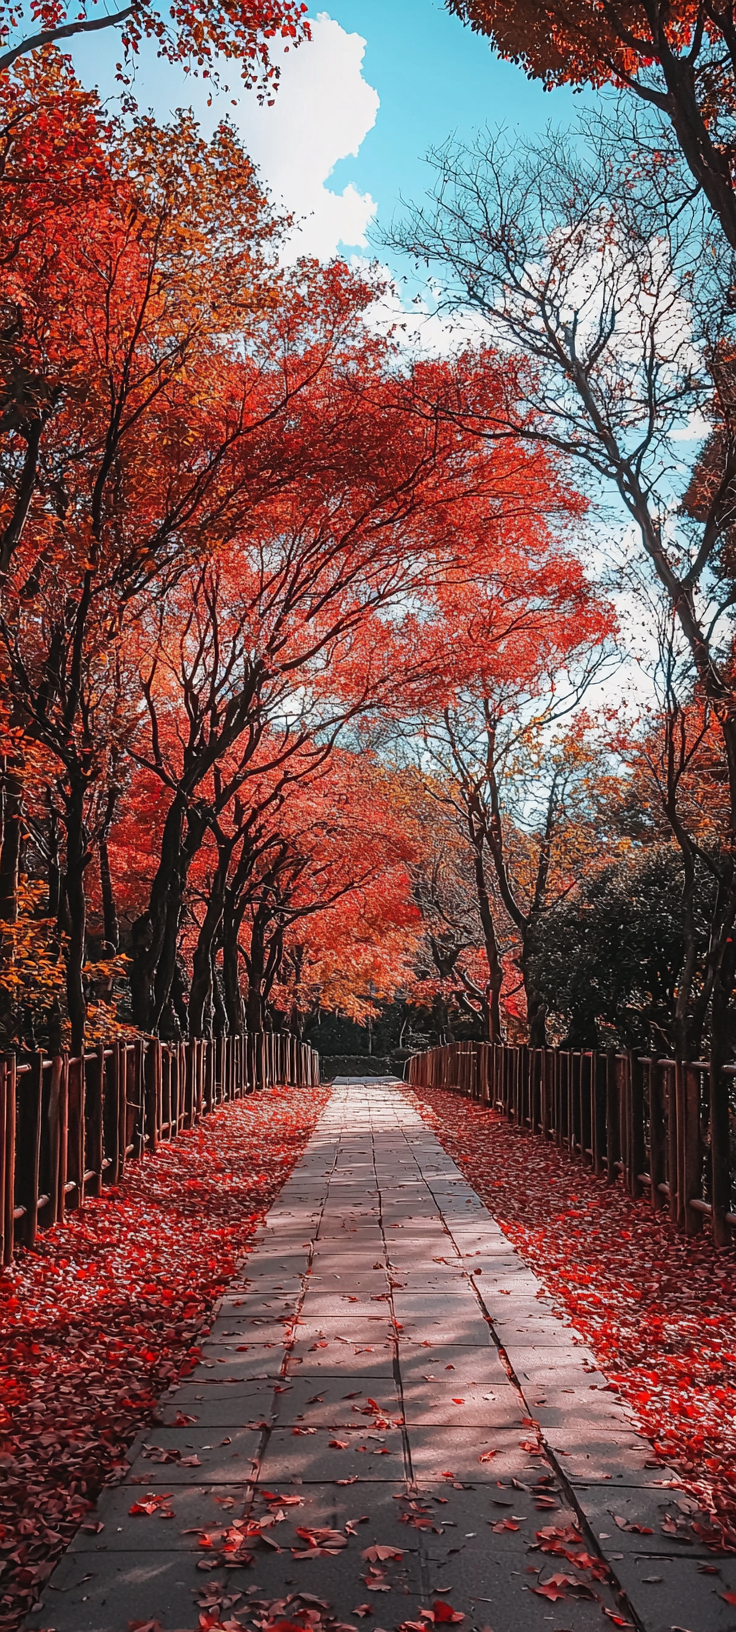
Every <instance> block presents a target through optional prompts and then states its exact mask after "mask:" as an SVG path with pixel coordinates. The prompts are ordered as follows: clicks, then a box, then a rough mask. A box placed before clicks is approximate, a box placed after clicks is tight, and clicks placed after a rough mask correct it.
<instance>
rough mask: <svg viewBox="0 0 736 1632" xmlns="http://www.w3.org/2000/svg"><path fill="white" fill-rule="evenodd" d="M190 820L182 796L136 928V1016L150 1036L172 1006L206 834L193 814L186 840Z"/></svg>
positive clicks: (133, 978) (133, 984) (166, 825)
mask: <svg viewBox="0 0 736 1632" xmlns="http://www.w3.org/2000/svg"><path fill="white" fill-rule="evenodd" d="M185 819H186V809H185V802H184V797H183V795H182V794H180V793H177V794H176V795H175V797H174V799H173V800H172V803H171V805H170V806H169V810H168V813H167V816H166V821H165V823H164V831H163V835H162V839H161V849H160V852H159V864H158V867H157V870H156V876H155V878H154V880H153V884H152V886H151V894H150V897H149V905H148V911H147V912H145V913H144V914H143V915H142V916H141V917H140V918H139V919H137V920H136V922H135V924H134V925H133V934H132V950H133V959H132V970H131V991H132V997H133V1014H134V1018H135V1022H136V1025H138V1026H139V1027H140V1029H141V1030H142V1031H147V1032H156V1031H157V1030H158V1027H159V1025H160V1023H161V1017H162V1015H163V1013H164V1009H165V1007H166V1004H167V1003H168V1001H169V996H170V993H171V985H172V981H173V979H174V972H175V969H176V956H177V948H178V944H179V928H180V925H181V915H182V910H183V906H184V892H185V889H186V882H187V877H188V874H189V868H190V866H191V863H192V860H193V858H194V856H195V855H196V854H197V851H198V850H199V848H200V845H201V843H202V839H203V836H204V831H205V825H206V824H205V822H204V821H203V820H202V818H201V817H200V816H196V817H195V816H192V815H191V813H190V815H189V819H188V825H187V832H186V838H185V837H184V824H185Z"/></svg>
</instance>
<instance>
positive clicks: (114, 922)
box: [99, 834, 120, 957]
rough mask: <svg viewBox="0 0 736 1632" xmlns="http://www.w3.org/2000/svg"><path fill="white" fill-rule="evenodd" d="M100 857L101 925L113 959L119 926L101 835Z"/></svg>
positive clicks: (118, 939)
mask: <svg viewBox="0 0 736 1632" xmlns="http://www.w3.org/2000/svg"><path fill="white" fill-rule="evenodd" d="M99 856H100V891H101V894H102V923H103V933H104V936H105V951H106V955H107V956H108V957H113V956H114V954H115V953H116V952H118V951H119V950H120V924H119V922H118V914H117V908H116V905H115V891H114V888H113V882H112V873H111V871H110V853H109V851H108V848H107V835H106V834H103V836H102V838H101V839H100V843H99Z"/></svg>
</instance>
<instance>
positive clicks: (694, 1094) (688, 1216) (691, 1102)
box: [682, 1064, 703, 1235]
mask: <svg viewBox="0 0 736 1632" xmlns="http://www.w3.org/2000/svg"><path fill="white" fill-rule="evenodd" d="M683 1076H684V1083H683V1088H684V1102H683V1109H684V1123H683V1136H682V1215H683V1220H682V1228H683V1229H684V1231H685V1234H686V1235H699V1233H700V1231H701V1230H702V1228H703V1214H702V1213H701V1211H700V1209H699V1208H696V1207H691V1206H690V1202H691V1201H702V1196H703V1191H702V1183H701V1175H702V1168H703V1150H702V1141H701V1137H700V1072H699V1071H698V1070H697V1069H696V1068H695V1066H693V1065H690V1064H685V1065H684V1067H683Z"/></svg>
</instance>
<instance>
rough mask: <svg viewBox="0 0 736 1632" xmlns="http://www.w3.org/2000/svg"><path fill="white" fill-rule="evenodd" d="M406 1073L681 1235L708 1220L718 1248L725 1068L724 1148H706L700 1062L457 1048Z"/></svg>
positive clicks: (704, 1067)
mask: <svg viewBox="0 0 736 1632" xmlns="http://www.w3.org/2000/svg"><path fill="white" fill-rule="evenodd" d="M406 1074H407V1080H408V1082H409V1083H410V1085H411V1086H413V1087H417V1088H446V1089H448V1090H450V1091H452V1092H455V1093H460V1094H464V1095H465V1096H467V1097H468V1098H470V1099H473V1100H476V1101H479V1102H480V1103H481V1104H483V1105H488V1106H491V1107H492V1108H493V1109H494V1110H496V1111H500V1112H501V1113H502V1114H503V1115H504V1116H506V1117H507V1118H508V1120H509V1121H510V1122H512V1123H514V1124H515V1125H516V1126H517V1127H519V1128H524V1129H527V1130H528V1131H529V1132H531V1133H535V1134H537V1135H540V1136H541V1137H542V1138H544V1139H549V1140H552V1141H553V1142H554V1143H555V1144H556V1145H558V1146H559V1147H560V1148H561V1149H565V1150H567V1151H568V1152H569V1154H570V1155H571V1156H575V1157H577V1158H578V1159H580V1160H582V1161H583V1162H584V1163H586V1164H587V1165H588V1166H590V1167H591V1168H592V1170H593V1172H594V1173H599V1174H605V1176H606V1178H607V1179H608V1180H609V1182H611V1183H612V1182H614V1181H615V1180H616V1179H618V1178H621V1179H622V1181H623V1183H624V1185H625V1187H626V1189H627V1191H628V1192H629V1194H630V1195H632V1196H641V1195H644V1194H647V1195H648V1196H649V1199H650V1202H651V1206H652V1208H653V1209H654V1210H655V1211H657V1210H659V1209H660V1208H663V1207H666V1208H668V1210H669V1215H670V1218H671V1219H672V1222H673V1224H674V1225H675V1226H676V1228H677V1229H678V1230H681V1231H683V1232H684V1234H686V1235H695V1234H697V1233H698V1231H699V1230H701V1229H702V1227H703V1221H704V1219H705V1218H706V1217H708V1216H711V1217H712V1220H713V1226H714V1234H715V1236H716V1239H717V1240H718V1241H719V1242H721V1243H722V1242H723V1241H724V1240H725V1239H728V1235H729V1226H733V1225H736V1211H732V1208H733V1206H734V1201H733V1196H732V1192H731V1186H730V1178H731V1174H732V1173H733V1168H734V1161H733V1157H732V1148H733V1147H734V1146H735V1145H736V1137H735V1136H736V1098H735V1095H736V1081H735V1079H736V1066H734V1065H729V1066H724V1067H723V1068H722V1069H721V1073H720V1083H719V1088H720V1091H721V1092H722V1093H723V1094H724V1095H725V1096H726V1098H727V1102H728V1110H729V1116H728V1123H729V1138H728V1149H726V1150H715V1149H714V1148H713V1139H712V1133H711V1127H710V1117H709V1104H710V1096H711V1092H712V1084H711V1081H710V1079H711V1066H710V1064H709V1063H708V1062H706V1061H702V1060H696V1061H691V1060H673V1059H654V1058H651V1057H649V1056H644V1057H641V1056H640V1055H639V1054H637V1053H636V1052H635V1051H630V1052H629V1053H626V1054H616V1053H614V1052H613V1051H611V1052H609V1053H605V1054H604V1053H600V1052H596V1051H594V1050H581V1051H575V1050H567V1049H559V1048H529V1047H527V1046H525V1045H521V1046H519V1047H516V1048H510V1047H507V1046H506V1045H505V1044H503V1043H474V1042H464V1043H448V1044H446V1045H445V1046H444V1047H441V1048H432V1049H429V1050H428V1051H427V1052H426V1053H424V1054H415V1055H414V1056H413V1057H412V1059H410V1060H409V1061H407V1073H406ZM724 1173H725V1183H724ZM714 1178H716V1179H717V1183H716V1185H715V1186H714V1183H713V1180H714ZM729 1198H730V1199H729Z"/></svg>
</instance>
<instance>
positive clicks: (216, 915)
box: [189, 867, 224, 1037]
mask: <svg viewBox="0 0 736 1632" xmlns="http://www.w3.org/2000/svg"><path fill="white" fill-rule="evenodd" d="M219 874H220V868H219V867H218V870H217V875H216V876H215V879H214V880H213V883H212V888H211V890H210V895H209V898H208V901H207V907H206V910H205V915H204V918H203V920H202V923H201V925H200V930H199V935H198V936H197V945H196V947H195V949H194V956H193V958H192V983H191V986H190V988H189V1035H190V1037H207V1036H209V1035H210V1034H211V1026H212V999H213V992H214V986H213V978H212V959H213V954H214V946H215V937H216V935H217V931H218V929H219V927H220V924H221V922H222V908H223V896H224V887H223V883H224V881H223V880H222V879H221V878H220V877H219V876H218V875H219Z"/></svg>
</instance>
